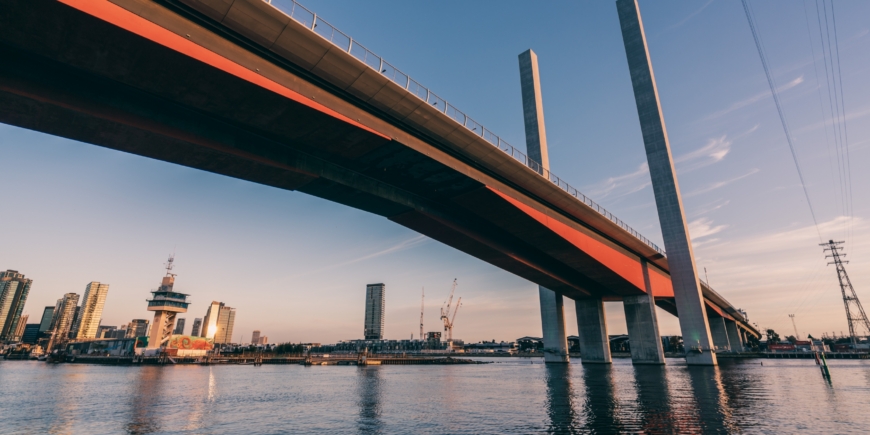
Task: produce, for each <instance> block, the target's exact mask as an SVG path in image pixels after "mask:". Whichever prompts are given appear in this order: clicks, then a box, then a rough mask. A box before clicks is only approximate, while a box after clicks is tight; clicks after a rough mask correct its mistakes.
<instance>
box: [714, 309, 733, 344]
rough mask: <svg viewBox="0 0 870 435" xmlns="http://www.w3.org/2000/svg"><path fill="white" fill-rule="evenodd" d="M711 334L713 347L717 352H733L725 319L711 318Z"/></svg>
mask: <svg viewBox="0 0 870 435" xmlns="http://www.w3.org/2000/svg"><path fill="white" fill-rule="evenodd" d="M710 333H711V334H712V335H713V345H714V346H715V347H716V349H717V350H731V345H730V343H729V342H728V331H727V330H726V329H725V318H724V317H711V318H710Z"/></svg>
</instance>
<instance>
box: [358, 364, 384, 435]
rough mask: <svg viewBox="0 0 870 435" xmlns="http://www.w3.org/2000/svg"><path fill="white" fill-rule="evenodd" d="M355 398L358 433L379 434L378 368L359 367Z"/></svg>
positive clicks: (380, 430)
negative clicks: (357, 413)
mask: <svg viewBox="0 0 870 435" xmlns="http://www.w3.org/2000/svg"><path fill="white" fill-rule="evenodd" d="M357 373H358V374H359V376H358V378H357V397H359V402H358V406H359V419H358V427H359V433H363V434H380V433H382V432H383V423H382V421H381V382H382V380H381V373H380V370H379V369H378V367H360V368H359V370H358V371H357Z"/></svg>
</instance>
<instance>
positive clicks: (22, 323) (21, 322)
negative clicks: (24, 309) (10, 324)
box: [12, 314, 30, 341]
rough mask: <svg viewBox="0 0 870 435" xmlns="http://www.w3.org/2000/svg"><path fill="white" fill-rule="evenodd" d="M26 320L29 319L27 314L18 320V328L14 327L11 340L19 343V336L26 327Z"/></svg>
mask: <svg viewBox="0 0 870 435" xmlns="http://www.w3.org/2000/svg"><path fill="white" fill-rule="evenodd" d="M28 319H30V315H29V314H25V315H23V316H21V317H20V318H19V319H18V326H16V327H15V333H14V334H12V340H14V341H21V336H23V335H24V327H25V326H27V320H28Z"/></svg>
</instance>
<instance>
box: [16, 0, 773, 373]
mask: <svg viewBox="0 0 870 435" xmlns="http://www.w3.org/2000/svg"><path fill="white" fill-rule="evenodd" d="M617 6H618V11H619V17H620V23H621V25H622V33H623V39H624V42H625V48H626V55H627V57H628V61H629V62H628V63H629V68H630V71H631V77H632V85H633V88H634V90H635V97H636V102H637V106H638V114H639V117H640V124H641V129H642V131H643V133H644V134H643V140H644V145H645V148H646V150H647V158H648V160H649V165H650V173H651V176H652V181H653V187H654V191H655V196H656V204H657V208H658V212H659V217H660V221H661V222H662V225H663V234H664V238H665V245H666V247H667V248H668V249H667V256H666V253H665V250H663V249H661V248H659V247H658V246H657V245H656V244H655V243H652V242H650V241H649V239H647V238H645V237H644V236H643V235H641V234H639V233H638V232H637V231H635V230H634V229H632V228H631V227H630V226H628V225H627V224H625V223H624V222H623V221H621V220H620V219H618V218H617V217H615V216H613V214H612V213H609V212H608V211H607V210H605V209H604V208H602V207H601V206H599V205H598V204H596V203H595V202H594V201H592V200H591V199H589V198H588V197H586V196H585V195H583V194H582V193H581V192H579V191H577V189H575V188H573V187H571V186H570V185H568V184H567V183H566V182H565V181H564V180H562V179H560V178H559V177H558V176H556V175H555V174H553V173H551V172H550V171H549V170H548V169H547V168H546V167H545V166H544V165H543V164H542V163H543V162H542V160H545V158H544V157H545V154H544V153H545V149H546V146H545V145H546V137H545V131H544V128H543V112H542V111H540V107H541V105H540V101H538V99H537V97H535V87H534V79H533V80H532V87H531V95H532V99H533V100H534V101H535V104H534V105H532V106H534V107H531V108H530V109H531V111H530V110H529V109H526V114H527V115H531V116H533V117H534V119H535V120H537V124H536V125H531V124H534V123H531V124H530V125H531V128H530V129H529V130H527V132H531V133H532V134H533V135H534V134H535V132H536V131H537V132H538V133H537V135H538V139H537V143H538V152H539V153H540V155H535V156H534V157H529V156H527V155H526V154H524V153H523V152H521V151H520V150H518V149H517V148H515V147H514V146H512V145H510V144H509V143H508V142H507V141H505V140H504V139H503V138H501V137H499V136H497V135H496V134H494V133H493V132H492V131H491V130H489V129H488V128H486V126H484V125H482V124H481V123H479V122H478V121H476V120H474V119H473V118H471V117H469V116H467V115H466V114H465V113H463V112H461V111H460V110H458V109H457V108H456V107H455V106H453V105H452V104H450V103H449V102H448V101H446V100H444V99H443V98H441V97H439V96H438V95H437V94H435V93H434V92H433V91H432V90H430V89H428V88H426V87H424V86H423V85H421V84H420V83H419V82H417V81H415V80H414V79H413V78H411V77H410V76H408V75H407V74H405V73H403V72H402V71H400V70H398V69H397V68H395V67H394V66H393V65H392V64H390V63H389V62H387V61H386V60H384V59H383V58H381V57H379V56H377V55H375V54H374V53H373V52H372V51H371V50H369V49H368V48H366V47H365V46H363V45H361V44H360V43H359V42H358V41H356V40H354V39H351V38H350V37H348V36H347V35H345V34H343V33H341V32H340V31H339V30H338V29H335V27H333V26H332V25H331V24H329V23H328V22H327V21H325V20H323V19H322V17H319V16H316V15H315V14H313V13H311V12H310V11H308V10H307V9H305V8H304V7H302V6H301V5H299V4H298V3H296V2H295V1H292V0H288V1H284V2H280V4H279V3H278V2H273V4H269V3H266V2H263V1H260V0H162V1H160V2H154V1H148V0H91V1H78V0H61V1H57V2H55V1H48V0H29V1H24V0H12V1H9V2H7V4H5V5H4V14H2V15H0V55H2V56H3V59H4V62H2V63H0V80H2V82H3V83H5V84H6V86H5V87H3V89H2V90H0V122H3V123H7V124H11V125H16V126H20V127H23V128H28V129H32V130H36V131H41V132H46V133H49V134H54V135H58V136H63V137H67V138H71V139H74V140H79V141H83V142H88V143H93V144H96V145H99V146H104V147H108V148H112V149H116V150H121V151H125V152H130V153H134V154H137V155H142V156H147V157H150V158H155V159H160V160H164V161H168V162H172V163H176V164H180V165H185V166H189V167H193V168H197V169H201V170H206V171H210V172H213V173H218V174H223V175H227V176H231V177H236V178H240V179H244V180H248V181H252V182H256V183H261V184H265V185H268V186H273V187H277V188H281V189H286V190H298V191H300V192H304V193H308V194H311V195H314V196H318V197H320V198H324V199H327V200H330V201H334V202H337V203H340V204H345V205H347V206H351V207H355V208H358V209H361V210H364V211H367V212H370V213H374V214H377V215H379V216H383V217H384V218H387V219H390V220H391V221H393V222H396V223H398V224H400V225H403V226H405V227H407V228H409V229H412V230H414V231H417V232H419V233H422V234H424V235H426V236H429V237H431V238H433V239H435V240H438V241H440V242H442V243H445V244H447V245H449V246H452V247H455V248H456V249H458V250H460V251H462V252H465V253H468V254H469V255H472V256H474V257H476V258H479V259H481V260H483V261H486V262H488V263H490V264H493V265H495V266H497V267H499V268H501V269H503V270H506V271H508V272H511V273H514V274H516V275H518V276H520V277H523V278H525V279H528V280H529V281H531V282H534V283H535V284H537V285H539V286H541V287H542V288H544V289H547V290H550V291H552V292H553V293H554V295H549V294H547V295H546V296H547V298H549V300H553V301H557V300H558V298H557V297H555V296H557V295H561V297H563V298H564V297H568V298H571V299H573V300H574V301H575V302H578V301H579V302H580V303H579V304H578V314H583V316H578V317H580V318H581V319H583V320H578V324H579V326H581V332H580V335H579V337H580V341H581V344H580V345H581V347H582V346H585V347H586V348H587V349H602V350H601V351H600V352H598V355H596V354H595V353H594V352H593V351H590V352H589V353H586V351H585V350H584V358H583V359H584V362H605V363H606V362H609V355H606V354H604V352H605V351H604V350H603V348H604V347H603V346H602V343H603V342H605V341H606V321H605V319H604V315H603V310H601V309H600V307H601V304H599V303H598V301H599V300H600V301H604V300H612V301H623V302H625V303H626V312H627V314H630V316H631V318H632V319H634V320H631V322H633V323H632V325H633V326H632V325H629V335H630V336H631V342H632V350H634V349H635V347H637V348H638V349H639V353H634V352H633V353H632V356H633V358H635V360H634V361H635V362H636V363H647V362H652V363H659V362H660V361H661V358H660V353H659V348H658V347H657V346H659V345H657V344H656V343H660V342H661V341H660V340H657V339H655V338H656V337H657V336H658V335H657V332H656V331H657V319H656V318H655V310H654V306H658V307H661V308H662V309H664V310H665V311H667V312H668V313H670V314H672V315H675V316H678V317H679V319H680V325H681V328H682V329H683V336H684V337H685V340H686V347H687V348H688V349H687V351H688V352H689V353H688V355H687V359H688V361H689V362H690V363H691V364H715V356H714V355H713V354H712V352H713V350H714V349H716V348H718V349H735V348H739V346H740V344H741V343H742V340H743V336H744V335H746V334H749V335H752V336H756V337H757V336H759V335H760V334H759V332H758V331H757V330H756V329H755V328H754V327H753V326H752V325H750V324H749V323H748V322H747V321H746V318H745V317H744V316H743V315H742V314H741V313H740V312H739V311H738V310H737V308H736V307H734V306H733V305H732V304H731V303H730V302H728V300H727V299H726V298H724V297H723V296H722V295H720V294H719V293H718V292H716V291H714V290H713V289H712V288H710V286H709V285H706V284H704V283H701V282H700V281H699V280H698V276H697V275H698V274H697V270H696V269H697V268H696V266H695V265H694V261H693V258H692V252H691V244H690V243H689V240H688V234H687V232H686V229H685V217H684V213H683V210H682V206H681V204H680V200H679V188H678V184H677V180H676V176H675V174H674V172H673V167H672V162H673V159H672V157H671V156H670V151H669V147H668V144H667V135H666V133H665V131H666V130H665V128H664V122H663V117H662V114H661V110H660V106H659V104H658V98H657V97H658V96H657V92H656V89H655V81H654V79H653V74H652V68H651V67H650V61H649V55H648V50H647V48H646V41H645V39H644V35H643V26H642V24H641V21H640V15H639V13H638V11H637V5H636V3H635V2H634V1H631V0H620V1H619V2H618V3H617ZM279 8H280V9H279ZM71 53H72V55H71ZM529 58H531V53H530V54H529ZM538 88H539V86H538ZM527 91H528V88H527V90H524V93H527ZM525 100H526V99H525V98H524V102H525ZM524 106H526V104H524ZM239 107H245V108H246V110H238V109H239ZM539 112H540V116H538V115H539ZM530 143H531V144H532V145H534V143H535V140H534V138H531V140H529V135H528V134H527V145H529V144H530ZM529 151H530V153H534V152H535V151H534V150H533V146H530V147H529ZM540 293H541V295H542V298H543V297H544V295H545V292H543V291H540ZM551 296H552V297H551ZM542 300H543V299H542ZM557 305H558V303H557V302H555V303H554V304H553V306H557ZM542 308H545V307H542ZM548 311H550V312H557V311H558V310H549V309H548ZM581 311H582V313H581ZM629 311H630V313H629ZM381 314H382V312H381ZM454 315H455V313H454ZM558 317H559V316H558V314H556V315H555V316H550V315H545V318H544V319H542V320H543V321H544V322H549V321H553V320H555V322H554V325H555V330H556V331H557V333H556V335H557V336H560V335H562V334H561V333H559V332H558V329H559V325H560V321H559V318H558ZM211 323H212V322H211V320H210V319H208V320H207V321H206V325H204V327H203V328H210V326H211ZM215 323H216V322H215ZM561 324H564V317H563V318H562V320H561ZM367 329H368V328H367ZM551 329H552V328H551ZM711 329H712V331H711ZM207 330H208V329H207ZM382 332H383V330H382V329H381V330H380V333H381V334H382ZM711 332H712V334H711ZM208 333H209V332H207V334H208ZM602 337H604V339H602ZM732 343H733V344H732ZM560 346H561V338H560V339H559V340H558V341H557V345H556V346H555V347H552V346H550V347H551V348H554V349H556V353H555V355H556V356H557V358H558V359H560V360H561V359H562V358H561V349H560ZM587 355H588V358H587ZM587 359H588V361H587Z"/></svg>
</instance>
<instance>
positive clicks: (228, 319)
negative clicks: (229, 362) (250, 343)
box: [214, 304, 241, 343]
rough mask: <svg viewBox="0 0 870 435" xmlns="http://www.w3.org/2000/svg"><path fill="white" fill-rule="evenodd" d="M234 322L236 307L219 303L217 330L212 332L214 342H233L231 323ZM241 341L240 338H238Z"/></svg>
mask: <svg viewBox="0 0 870 435" xmlns="http://www.w3.org/2000/svg"><path fill="white" fill-rule="evenodd" d="M235 322H236V309H235V308H230V307H228V306H226V305H224V304H221V309H220V311H219V312H218V320H217V331H215V334H214V342H215V343H232V342H233V325H234V324H235ZM239 341H241V340H239Z"/></svg>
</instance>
